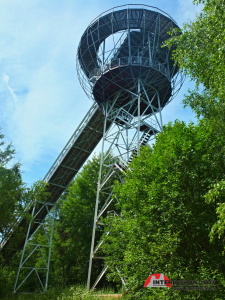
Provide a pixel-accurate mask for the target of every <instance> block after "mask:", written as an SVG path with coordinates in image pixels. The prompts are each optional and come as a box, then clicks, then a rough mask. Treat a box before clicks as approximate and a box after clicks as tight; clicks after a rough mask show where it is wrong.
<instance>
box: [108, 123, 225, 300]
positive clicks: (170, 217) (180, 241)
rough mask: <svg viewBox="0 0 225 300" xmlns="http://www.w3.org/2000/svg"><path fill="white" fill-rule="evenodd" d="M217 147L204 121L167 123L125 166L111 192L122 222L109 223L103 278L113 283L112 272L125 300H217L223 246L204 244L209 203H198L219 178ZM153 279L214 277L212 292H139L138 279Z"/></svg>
mask: <svg viewBox="0 0 225 300" xmlns="http://www.w3.org/2000/svg"><path fill="white" fill-rule="evenodd" d="M223 141H224V136H221V135H215V133H214V131H213V129H212V127H211V126H209V125H208V123H207V121H205V120H202V121H200V122H199V124H198V125H193V124H189V125H185V124H184V123H183V122H179V121H177V122H176V123H175V124H169V125H168V126H166V128H165V129H164V131H163V132H162V133H161V134H160V135H159V136H158V137H157V140H156V144H155V145H154V147H153V149H152V150H149V149H148V148H144V149H142V151H141V154H140V156H139V157H137V158H136V159H135V160H134V161H133V162H132V163H131V166H130V171H127V176H126V177H125V180H124V183H123V184H119V183H118V184H117V185H116V186H115V195H116V196H117V198H118V201H119V202H118V203H119V204H118V205H119V209H120V210H121V216H120V217H118V218H112V219H111V222H110V226H109V228H108V230H109V231H110V234H109V236H108V237H106V243H104V244H103V245H104V249H105V253H106V256H107V263H108V265H109V266H110V269H111V275H110V277H111V278H113V279H114V280H119V277H118V270H119V271H120V275H122V277H123V278H124V279H125V280H126V282H127V287H128V289H129V290H130V291H133V292H131V296H132V297H136V298H137V297H138V299H155V298H156V297H159V298H160V299H162V298H163V297H165V299H175V298H176V299H198V298H199V299H212V298H213V297H215V295H216V296H217V299H223V290H224V286H225V279H224V270H225V264H224V260H223V255H222V251H223V244H222V242H221V241H218V240H216V241H214V243H211V242H210V238H209V233H210V231H211V228H212V226H213V225H214V224H215V222H216V220H217V215H216V204H215V203H214V202H209V201H208V202H206V201H205V195H206V194H207V192H208V191H209V189H210V188H211V185H212V183H216V182H217V180H218V179H221V178H223V175H224V170H225V163H224V157H225V149H224V147H223V148H222V149H221V145H222V144H223ZM154 273H164V274H166V275H167V276H168V277H169V278H171V279H184V280H188V279H189V280H207V279H214V280H216V282H217V285H218V286H217V291H213V292H204V291H196V292H193V291H192V292H191V293H190V292H186V293H185V292H179V291H175V290H172V289H170V288H168V289H144V288H143V283H144V281H145V279H146V278H147V277H148V275H149V274H154ZM200 297H202V298H200ZM214 299H215V298H214Z"/></svg>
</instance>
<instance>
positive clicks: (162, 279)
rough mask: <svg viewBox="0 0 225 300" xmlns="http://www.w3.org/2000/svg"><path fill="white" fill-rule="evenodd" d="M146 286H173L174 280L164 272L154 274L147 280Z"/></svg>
mask: <svg viewBox="0 0 225 300" xmlns="http://www.w3.org/2000/svg"><path fill="white" fill-rule="evenodd" d="M144 287H172V282H171V281H170V279H169V278H168V277H167V276H166V275H164V274H162V273H159V274H152V275H149V276H148V278H147V279H146V280H145V283H144Z"/></svg>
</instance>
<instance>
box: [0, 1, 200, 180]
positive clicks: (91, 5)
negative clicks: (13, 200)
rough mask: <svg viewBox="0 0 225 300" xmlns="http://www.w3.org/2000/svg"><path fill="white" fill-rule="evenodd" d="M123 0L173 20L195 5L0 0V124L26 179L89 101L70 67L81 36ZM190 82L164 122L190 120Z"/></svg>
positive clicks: (44, 167) (41, 170)
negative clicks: (186, 97)
mask: <svg viewBox="0 0 225 300" xmlns="http://www.w3.org/2000/svg"><path fill="white" fill-rule="evenodd" d="M128 3H130V4H132V3H136V4H147V5H151V6H155V7H158V8H159V9H162V10H163V11H165V12H166V13H168V14H170V15H171V16H172V17H173V18H174V19H175V21H176V22H177V23H178V25H180V26H182V24H183V23H184V22H186V21H188V20H193V19H194V17H195V15H196V12H198V11H199V10H200V8H198V7H196V6H194V5H193V4H192V2H191V0H151V1H143V0H142V1H139V0H135V1H133V0H130V1H129V2H127V1H123V0H121V1H117V0H115V1H109V0H104V1H103V0H95V1H91V0H85V1H81V0H47V1H46V0H30V1H28V0H0V112H1V114H0V127H1V129H2V133H3V134H4V135H5V139H6V142H8V143H9V142H11V143H12V144H13V146H14V148H15V149H16V157H15V159H16V161H19V162H20V163H21V165H22V171H23V179H24V181H25V182H26V183H28V184H29V185H30V184H32V183H33V182H35V181H36V180H40V179H43V177H44V176H45V174H46V173H47V171H48V169H49V168H50V166H51V165H52V163H53V162H54V160H55V159H56V157H57V156H58V154H59V153H60V151H61V150H62V148H63V147H64V145H65V144H66V142H67V141H68V139H69V138H70V136H71V135H72V133H73V132H74V130H75V129H76V127H77V126H78V124H79V123H80V121H81V120H82V118H83V117H84V115H85V114H86V112H87V111H88V109H89V108H90V106H91V104H92V103H91V101H90V100H89V99H88V98H87V96H86V95H85V93H84V92H83V90H82V89H81V87H80V84H79V81H78V78H77V74H76V51H77V46H78V43H79V40H80V37H81V35H82V34H83V32H84V30H85V29H86V27H87V26H88V24H89V23H90V22H91V21H92V20H93V19H94V18H95V17H97V16H98V15H99V14H100V13H102V12H104V11H105V10H108V9H110V8H112V7H114V6H117V5H123V4H128ZM191 86H192V85H191V84H190V83H189V82H188V80H186V82H185V84H184V86H183V88H182V89H181V91H180V93H179V94H178V96H177V97H176V98H175V99H174V100H173V101H172V102H171V103H170V104H169V105H168V106H167V107H166V108H165V110H164V113H163V119H164V123H167V122H168V121H173V120H175V119H177V118H178V119H181V120H185V121H190V120H194V116H193V114H192V113H191V111H190V109H185V110H184V109H183V106H182V104H181V100H182V98H183V94H184V93H185V92H186V91H187V89H188V88H189V87H191Z"/></svg>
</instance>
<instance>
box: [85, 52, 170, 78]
mask: <svg viewBox="0 0 225 300" xmlns="http://www.w3.org/2000/svg"><path fill="white" fill-rule="evenodd" d="M128 65H131V66H137V65H139V66H144V67H149V68H152V69H154V70H156V71H159V72H161V73H162V74H164V75H165V76H166V77H167V78H169V79H170V77H171V76H170V72H168V70H167V68H165V67H164V65H163V64H161V63H159V62H152V61H151V60H150V59H149V58H148V57H143V56H131V57H128V56H127V57H120V58H116V59H113V60H111V61H110V62H109V63H106V64H104V65H102V66H101V67H99V68H94V69H93V70H92V71H91V72H90V73H89V79H90V81H91V82H92V83H94V82H95V81H96V80H97V79H98V78H99V77H100V76H101V75H102V74H104V73H105V72H107V71H109V70H112V69H114V68H118V67H122V66H128Z"/></svg>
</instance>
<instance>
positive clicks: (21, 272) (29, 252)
mask: <svg viewBox="0 0 225 300" xmlns="http://www.w3.org/2000/svg"><path fill="white" fill-rule="evenodd" d="M50 209H51V212H50ZM43 210H44V211H45V210H47V212H48V218H47V220H45V222H44V220H43V219H41V218H38V216H40V214H41V212H42V211H43ZM54 220H55V205H54V203H49V202H41V201H36V203H35V204H34V205H33V209H32V216H31V220H30V223H29V227H28V230H27V235H26V239H25V244H24V247H23V250H22V256H21V259H20V264H19V268H18V272H17V276H16V281H15V285H14V289H13V293H17V292H23V289H22V287H23V286H24V285H25V284H27V286H26V288H25V289H26V290H25V292H27V291H28V289H29V288H30V285H29V280H31V279H32V285H33V282H34V281H33V280H34V279H36V282H37V283H38V286H39V291H41V292H44V291H46V290H47V287H48V278H49V268H50V258H51V248H52V237H53V228H54ZM34 223H35V224H36V225H37V229H36V230H35V231H34V232H32V230H31V229H32V227H33V225H34ZM38 234H40V235H39V236H38ZM32 285H31V288H33V286H32ZM28 286H29V288H28ZM32 291H33V290H32Z"/></svg>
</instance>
